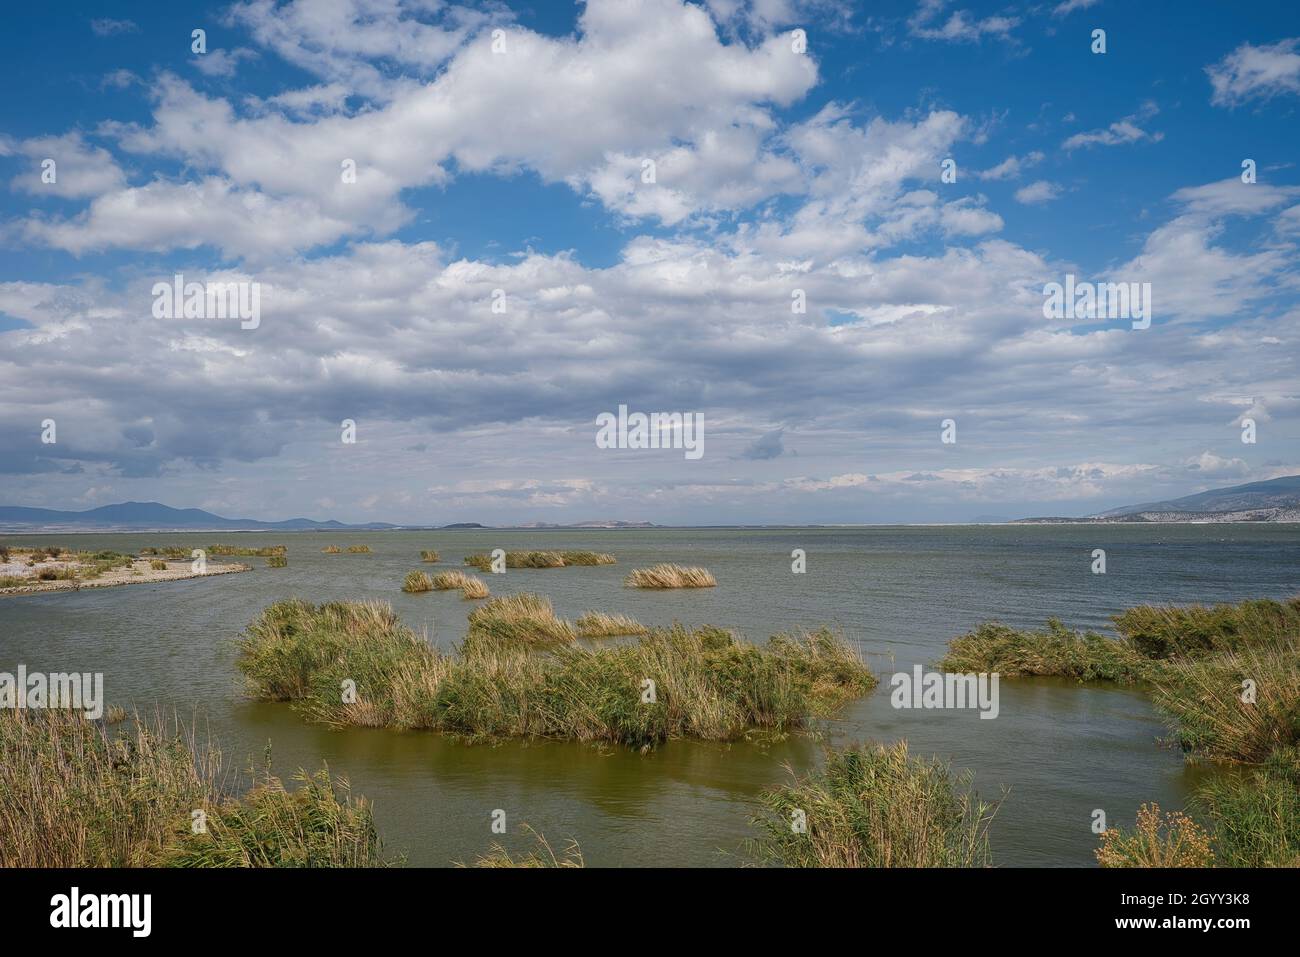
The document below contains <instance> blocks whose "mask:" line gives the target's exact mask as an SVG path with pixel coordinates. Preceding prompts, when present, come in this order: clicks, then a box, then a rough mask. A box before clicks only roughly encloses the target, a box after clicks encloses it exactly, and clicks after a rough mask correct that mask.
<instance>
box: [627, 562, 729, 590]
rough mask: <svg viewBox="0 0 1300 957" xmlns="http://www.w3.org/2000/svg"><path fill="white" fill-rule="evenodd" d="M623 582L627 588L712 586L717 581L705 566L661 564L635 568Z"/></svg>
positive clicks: (715, 584) (714, 585)
mask: <svg viewBox="0 0 1300 957" xmlns="http://www.w3.org/2000/svg"><path fill="white" fill-rule="evenodd" d="M623 584H624V585H627V586H628V587H629V588H714V587H716V586H717V584H718V582H717V580H716V579H715V578H714V577H713V574H712V573H711V572H710V571H709V570H708V569H707V568H683V567H682V566H681V565H672V564H667V563H665V564H662V565H654V566H652V567H650V568H638V569H635V570H634V571H633V572H632V573H631V574H630V575H628V576H627V578H625V579H623Z"/></svg>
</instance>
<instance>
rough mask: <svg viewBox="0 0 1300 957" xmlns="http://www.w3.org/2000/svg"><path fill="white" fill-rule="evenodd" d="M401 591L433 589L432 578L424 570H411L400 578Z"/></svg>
mask: <svg viewBox="0 0 1300 957" xmlns="http://www.w3.org/2000/svg"><path fill="white" fill-rule="evenodd" d="M402 591H404V592H412V593H414V592H422V591H433V579H432V578H430V577H429V576H428V575H426V574H425V573H424V572H411V573H409V574H408V575H407V576H406V578H404V579H403V580H402Z"/></svg>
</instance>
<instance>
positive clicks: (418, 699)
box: [239, 596, 876, 747]
mask: <svg viewBox="0 0 1300 957" xmlns="http://www.w3.org/2000/svg"><path fill="white" fill-rule="evenodd" d="M509 597H510V598H515V599H518V598H519V596H509ZM533 597H535V596H533ZM486 607H487V606H485V608H486ZM546 607H547V606H539V605H537V604H535V603H533V602H531V601H527V600H525V601H522V602H521V601H518V600H516V601H515V602H511V603H508V604H504V605H498V606H496V607H495V608H493V609H492V610H490V611H489V612H488V614H486V615H479V616H478V618H477V619H472V621H471V627H470V633H469V636H468V637H467V638H466V641H465V643H464V644H463V646H462V647H461V648H459V649H457V650H456V651H455V652H454V653H451V654H448V653H444V652H441V651H439V650H438V649H435V648H434V647H432V646H431V645H430V644H429V643H428V642H427V641H426V640H425V639H423V638H422V637H420V636H418V635H416V634H415V633H414V632H412V631H411V630H410V629H409V628H407V627H405V626H404V625H402V624H401V622H400V621H399V620H398V618H397V616H396V615H395V614H394V613H393V611H392V609H391V608H389V607H388V606H387V605H383V604H378V603H346V602H332V603H329V604H325V605H320V606H314V605H310V604H308V603H306V602H302V601H296V600H295V601H284V602H277V603H276V604H274V605H271V606H269V607H268V608H267V609H265V610H264V611H263V612H262V614H261V615H260V616H259V617H258V618H257V619H255V620H254V621H253V622H252V623H251V624H250V625H249V626H248V629H247V631H246V632H245V635H244V637H243V638H242V639H241V641H240V643H239V668H240V670H241V671H242V672H243V673H244V676H245V678H246V679H247V682H248V689H249V692H250V694H252V695H253V696H254V697H257V698H262V699H269V700H280V701H291V702H294V704H295V707H296V708H298V709H299V710H300V711H301V712H302V713H303V714H304V715H305V716H306V717H307V718H308V719H310V720H316V721H321V722H325V723H328V724H331V725H335V726H342V725H349V724H361V725H367V726H375V727H379V726H384V727H394V728H427V729H433V730H439V731H443V732H446V733H449V734H455V735H459V736H463V737H466V738H469V739H492V738H506V737H539V738H563V739H570V740H578V741H609V742H617V743H622V744H627V745H630V746H634V747H644V746H647V745H653V744H655V743H657V742H660V741H664V740H667V739H669V738H682V737H691V738H698V739H703V740H715V741H725V740H734V739H736V738H738V737H741V736H743V735H745V734H746V733H747V732H749V731H751V730H756V729H764V730H771V731H778V732H781V731H790V730H795V729H797V728H800V727H802V726H804V725H805V724H806V722H807V720H808V719H809V718H810V717H815V716H816V717H821V716H828V715H830V714H832V713H834V711H835V710H837V709H838V708H839V707H841V706H842V705H843V704H844V703H845V702H846V701H848V700H850V699H852V698H855V697H859V696H861V695H862V694H865V693H866V692H867V691H869V690H871V688H872V687H874V686H875V683H876V679H875V676H874V675H872V674H871V672H870V671H869V670H868V669H867V668H866V666H865V665H864V664H863V663H862V661H861V660H860V659H859V658H858V656H857V654H856V653H855V652H854V651H853V650H852V648H850V647H849V646H848V645H847V644H846V643H845V642H844V641H842V640H841V639H839V638H838V637H836V636H835V635H833V634H831V633H830V632H828V631H819V632H814V633H811V634H807V635H798V636H790V635H778V636H775V637H773V638H772V639H770V640H769V641H768V643H767V644H766V645H765V646H756V645H752V644H749V643H747V642H744V641H742V640H740V639H739V638H737V637H736V636H734V635H732V634H731V633H730V632H727V631H724V630H722V629H719V628H712V627H703V628H696V629H687V628H685V627H683V626H681V625H676V626H674V627H672V628H666V629H657V630H655V631H652V632H651V633H650V634H648V635H646V636H644V637H642V638H641V639H640V640H639V641H637V642H635V643H628V644H622V645H618V646H613V647H608V646H607V647H602V648H598V649H591V648H585V647H583V646H581V645H577V644H575V643H574V642H573V641H571V640H570V641H561V642H558V643H550V642H546V643H543V642H540V641H538V640H536V635H535V633H534V631H533V630H534V629H535V628H537V622H538V621H539V620H545V615H544V612H545V610H546ZM483 610H484V609H477V610H476V614H477V612H478V611H483ZM557 621H558V619H557ZM547 627H549V628H555V627H556V626H554V625H548V626H547ZM345 679H351V680H352V681H354V682H355V686H356V688H357V700H356V701H354V702H351V703H344V702H341V701H340V695H339V693H338V689H339V687H340V686H341V682H342V681H344V680H345Z"/></svg>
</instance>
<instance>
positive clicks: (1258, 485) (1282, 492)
mask: <svg viewBox="0 0 1300 957" xmlns="http://www.w3.org/2000/svg"><path fill="white" fill-rule="evenodd" d="M1018 521H1019V522H1020V523H1025V524H1034V523H1053V522H1060V523H1074V522H1080V523H1099V522H1104V523H1117V522H1200V523H1207V522H1300V475H1285V476H1283V477H1281V478H1275V479H1270V480H1268V481H1267V482H1249V483H1247V484H1245V485H1233V486H1230V487H1228V488H1215V489H1210V490H1209V491H1206V492H1197V493H1196V494H1195V495H1185V496H1183V497H1182V498H1175V499H1170V500H1168V501H1164V502H1147V503H1145V504H1142V505H1125V506H1123V507H1122V508H1112V509H1108V510H1107V511H1104V512H1098V513H1097V514H1095V515H1085V516H1083V517H1082V518H1060V517H1053V518H1022V519H1019V520H1018Z"/></svg>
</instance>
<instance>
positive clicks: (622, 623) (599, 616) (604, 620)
mask: <svg viewBox="0 0 1300 957" xmlns="http://www.w3.org/2000/svg"><path fill="white" fill-rule="evenodd" d="M575 624H576V625H577V626H578V635H579V637H582V638H615V637H619V636H621V635H644V634H647V633H648V632H649V631H650V629H649V628H647V627H646V626H645V625H643V624H641V623H640V622H639V621H637V620H636V619H634V618H629V617H628V616H627V615H609V614H606V613H605V612H603V611H589V612H587V613H586V614H584V615H580V616H579V617H578V620H577V622H575Z"/></svg>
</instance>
